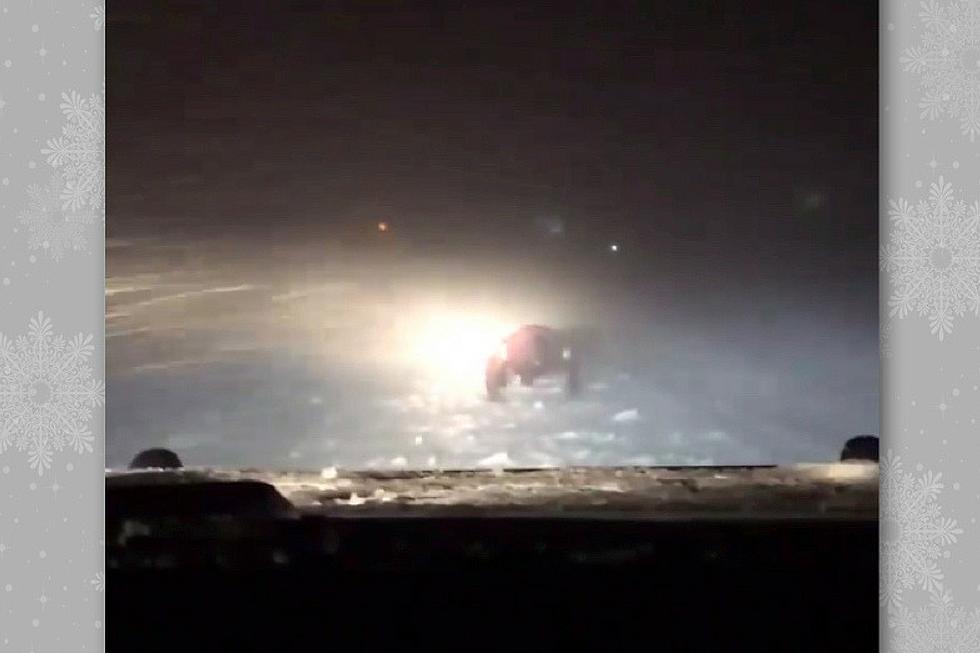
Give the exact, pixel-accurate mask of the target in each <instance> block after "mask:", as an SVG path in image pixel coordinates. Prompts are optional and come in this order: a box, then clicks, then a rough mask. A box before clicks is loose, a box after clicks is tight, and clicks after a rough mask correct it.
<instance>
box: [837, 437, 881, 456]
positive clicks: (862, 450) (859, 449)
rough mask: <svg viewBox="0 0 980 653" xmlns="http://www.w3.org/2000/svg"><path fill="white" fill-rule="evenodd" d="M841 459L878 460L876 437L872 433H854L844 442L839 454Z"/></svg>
mask: <svg viewBox="0 0 980 653" xmlns="http://www.w3.org/2000/svg"><path fill="white" fill-rule="evenodd" d="M840 459H841V461H845V460H870V461H873V462H878V437H877V436H874V435H856V436H854V437H853V438H851V439H850V440H848V441H847V442H846V443H844V449H843V451H841V454H840Z"/></svg>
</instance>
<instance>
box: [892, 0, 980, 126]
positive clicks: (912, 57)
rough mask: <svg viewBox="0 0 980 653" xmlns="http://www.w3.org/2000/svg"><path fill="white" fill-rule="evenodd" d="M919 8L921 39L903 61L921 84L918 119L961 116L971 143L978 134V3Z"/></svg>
mask: <svg viewBox="0 0 980 653" xmlns="http://www.w3.org/2000/svg"><path fill="white" fill-rule="evenodd" d="M921 7H922V10H921V11H920V12H919V18H921V19H922V23H923V25H924V26H925V30H924V31H923V35H922V40H921V42H920V44H919V45H918V46H915V47H912V48H909V49H907V50H906V51H905V53H904V55H903V56H902V58H901V62H902V63H903V64H904V65H905V69H906V70H907V71H909V72H912V73H915V74H917V75H919V78H920V81H921V87H922V92H923V97H922V100H921V101H920V102H919V109H921V114H920V116H921V117H922V118H929V119H930V120H936V119H937V118H939V117H940V116H942V115H948V116H949V117H951V118H958V119H959V121H960V126H961V130H962V132H963V133H964V134H966V135H968V136H969V137H970V141H973V140H974V139H975V138H976V137H977V134H980V2H978V0H959V1H957V2H953V3H951V4H949V5H944V6H941V5H938V4H937V3H936V2H935V0H930V1H929V2H923V3H922V4H921Z"/></svg>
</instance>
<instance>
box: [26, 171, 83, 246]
mask: <svg viewBox="0 0 980 653" xmlns="http://www.w3.org/2000/svg"><path fill="white" fill-rule="evenodd" d="M64 187H65V183H64V180H63V179H62V177H61V175H60V174H59V173H57V172H56V173H55V174H54V175H52V177H51V181H50V182H49V183H48V184H47V185H46V186H43V187H42V186H37V185H31V186H29V187H28V189H27V194H28V196H29V197H30V202H29V204H28V207H27V209H26V210H25V211H23V212H22V213H21V214H20V222H21V224H23V225H25V226H26V227H27V228H28V230H29V231H30V240H29V243H28V246H29V247H30V248H31V249H43V250H45V251H47V252H48V253H49V254H50V255H51V258H53V259H54V260H55V261H59V260H61V258H62V257H63V256H64V254H65V252H66V251H81V250H84V249H86V247H87V246H88V239H87V238H86V231H87V230H88V227H89V226H90V225H92V224H93V223H94V222H95V217H94V216H93V215H92V212H91V211H89V210H87V209H82V210H80V211H73V210H71V209H65V208H64V207H63V205H62V200H61V197H62V193H63V192H64Z"/></svg>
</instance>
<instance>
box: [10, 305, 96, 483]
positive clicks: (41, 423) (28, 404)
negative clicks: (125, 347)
mask: <svg viewBox="0 0 980 653" xmlns="http://www.w3.org/2000/svg"><path fill="white" fill-rule="evenodd" d="M94 350H95V346H94V345H93V344H92V336H91V335H88V336H86V335H83V334H78V335H76V336H75V337H74V338H72V339H71V340H66V339H65V337H64V336H61V335H54V333H53V328H52V325H51V320H50V318H47V317H45V316H44V314H43V313H38V315H37V317H35V318H32V319H31V321H30V326H29V328H28V332H27V335H26V336H19V337H17V339H16V340H11V339H9V338H7V337H6V336H5V335H4V334H3V333H0V453H3V452H5V451H7V450H8V449H10V448H14V447H15V448H17V449H18V450H20V451H26V452H27V457H28V461H29V463H30V465H31V468H32V469H34V470H35V471H36V472H37V473H38V474H39V475H42V474H44V470H45V469H48V468H50V467H51V463H52V459H53V456H54V453H55V452H57V451H61V450H63V449H65V448H66V447H68V448H71V449H73V450H75V451H76V452H78V453H82V452H86V451H88V452H90V451H92V443H93V439H94V438H93V436H92V433H91V431H90V430H89V428H88V425H87V424H88V422H89V420H90V419H91V417H92V409H93V408H95V407H97V406H101V405H102V403H103V401H104V399H105V386H104V384H103V382H102V381H101V380H97V379H94V378H92V367H91V366H90V365H89V364H88V360H89V358H90V357H91V356H92V353H93V352H94Z"/></svg>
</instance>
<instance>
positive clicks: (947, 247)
mask: <svg viewBox="0 0 980 653" xmlns="http://www.w3.org/2000/svg"><path fill="white" fill-rule="evenodd" d="M889 204H890V206H891V208H890V209H889V211H888V215H889V216H890V217H891V221H892V228H891V234H890V239H889V243H888V244H887V245H886V246H885V247H884V248H882V252H881V266H882V269H883V270H884V271H885V272H886V273H887V274H888V275H889V278H890V280H891V284H892V286H893V287H894V291H893V293H892V295H891V297H890V298H889V300H888V305H889V307H890V309H891V310H890V311H889V315H890V316H894V315H895V314H898V316H899V317H902V318H904V317H905V316H906V315H908V314H909V313H912V312H916V313H918V314H919V315H922V316H928V318H929V328H930V331H931V332H932V333H933V334H937V335H938V336H939V339H940V340H942V339H943V337H944V336H945V335H946V334H947V333H949V332H951V331H952V330H953V318H954V317H955V316H962V315H964V314H965V313H966V312H968V311H969V312H972V313H973V314H974V315H980V227H978V223H980V202H974V203H973V204H972V205H970V206H967V204H966V203H965V202H963V201H962V200H957V199H955V198H954V197H953V185H952V184H950V183H947V182H946V181H945V180H944V179H943V178H942V177H940V178H939V181H938V182H937V183H933V184H932V185H931V186H930V187H929V200H928V201H926V200H922V201H920V202H919V203H918V204H915V205H913V204H910V203H909V202H907V201H906V200H904V199H899V200H898V201H895V200H891V201H890V202H889Z"/></svg>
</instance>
